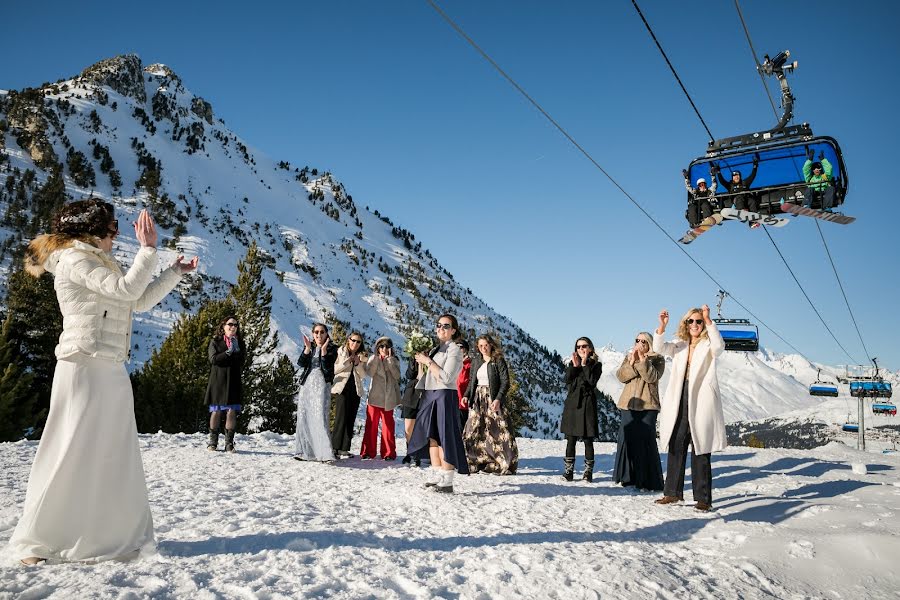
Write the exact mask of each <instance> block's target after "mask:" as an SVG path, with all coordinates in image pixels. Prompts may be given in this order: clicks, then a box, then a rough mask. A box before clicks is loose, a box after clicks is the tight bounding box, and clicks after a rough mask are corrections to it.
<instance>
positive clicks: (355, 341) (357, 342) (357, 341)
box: [350, 338, 362, 344]
mask: <svg viewBox="0 0 900 600" xmlns="http://www.w3.org/2000/svg"><path fill="white" fill-rule="evenodd" d="M350 341H351V342H353V343H354V344H362V340H356V339H353V338H350Z"/></svg>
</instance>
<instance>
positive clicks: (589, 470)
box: [559, 337, 603, 483]
mask: <svg viewBox="0 0 900 600" xmlns="http://www.w3.org/2000/svg"><path fill="white" fill-rule="evenodd" d="M602 372H603V366H602V365H601V364H600V357H599V356H597V353H596V352H595V351H594V342H592V341H591V340H590V338H586V337H580V338H578V339H577V340H576V341H575V351H574V352H573V353H572V362H570V363H569V365H568V366H567V367H566V388H567V389H568V391H569V393H568V395H567V396H566V402H565V404H564V405H563V414H562V422H561V423H560V428H559V429H560V431H561V432H562V433H563V435H565V436H566V458H565V461H564V462H565V471H563V478H564V479H565V480H566V481H572V477H573V476H574V473H575V444H576V443H577V442H578V439H579V438H581V439H582V440H584V474H583V475H582V476H581V478H582V479H583V480H585V481H587V482H588V483H590V482H591V481H593V477H594V438H595V437H597V382H598V381H600V374H601V373H602Z"/></svg>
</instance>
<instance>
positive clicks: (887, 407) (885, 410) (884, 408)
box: [872, 402, 897, 417]
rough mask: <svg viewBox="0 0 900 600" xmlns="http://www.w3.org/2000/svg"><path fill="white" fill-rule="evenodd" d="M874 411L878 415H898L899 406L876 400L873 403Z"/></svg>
mask: <svg viewBox="0 0 900 600" xmlns="http://www.w3.org/2000/svg"><path fill="white" fill-rule="evenodd" d="M872 413H873V414H876V415H889V416H891V417H896V416H897V407H896V405H894V404H890V403H888V402H876V403H874V404H872Z"/></svg>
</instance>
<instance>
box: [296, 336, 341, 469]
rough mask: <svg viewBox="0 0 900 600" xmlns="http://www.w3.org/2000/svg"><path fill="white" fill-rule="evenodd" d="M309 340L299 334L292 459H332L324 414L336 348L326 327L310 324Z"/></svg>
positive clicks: (326, 417)
mask: <svg viewBox="0 0 900 600" xmlns="http://www.w3.org/2000/svg"><path fill="white" fill-rule="evenodd" d="M312 337H313V339H312V340H310V339H309V338H308V337H307V336H306V334H303V352H302V353H301V354H300V358H298V359H297V364H298V365H300V368H301V369H302V371H300V393H299V394H297V432H296V434H295V435H294V458H295V459H297V460H318V461H323V462H328V461H331V460H334V453H333V450H332V448H331V438H330V437H329V435H328V413H329V410H328V409H329V407H330V406H331V404H330V402H331V384H332V382H333V381H334V363H335V361H336V360H337V347H336V346H335V345H334V344H332V343H331V340H330V339H329V337H328V327H326V326H325V325H324V324H323V323H314V324H313V328H312Z"/></svg>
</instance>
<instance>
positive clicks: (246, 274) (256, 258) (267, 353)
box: [228, 242, 278, 431]
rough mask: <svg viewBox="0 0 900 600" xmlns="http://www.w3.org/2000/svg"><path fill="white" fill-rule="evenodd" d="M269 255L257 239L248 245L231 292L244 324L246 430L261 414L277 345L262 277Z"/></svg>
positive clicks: (242, 421) (243, 425)
mask: <svg viewBox="0 0 900 600" xmlns="http://www.w3.org/2000/svg"><path fill="white" fill-rule="evenodd" d="M266 258H267V256H266V255H265V254H264V253H263V252H262V250H260V249H259V247H258V246H257V245H256V242H253V243H252V244H250V247H249V248H247V254H246V255H245V256H244V258H243V259H242V260H241V261H240V262H239V263H238V266H237V268H238V279H237V283H236V284H235V286H234V287H233V288H232V289H231V292H230V293H229V295H228V299H229V301H230V302H231V303H232V304H233V305H234V307H235V316H237V318H238V321H239V322H240V324H241V335H242V336H243V340H244V348H245V349H246V353H247V354H246V359H245V361H244V371H243V373H242V374H241V382H242V383H243V386H244V410H242V411H241V413H240V415H239V417H238V422H239V427H240V429H243V430H245V431H246V430H247V426H248V425H249V423H250V419H251V418H252V417H254V416H258V415H260V412H259V406H258V405H259V404H260V402H263V401H264V400H263V395H264V393H265V390H264V387H265V386H264V385H263V384H264V380H265V378H266V377H267V371H269V370H271V369H272V368H273V365H274V361H275V360H276V357H274V356H272V355H273V354H274V352H275V348H276V347H277V345H278V333H277V332H273V331H272V330H271V318H272V288H271V287H269V286H268V285H266V281H265V278H264V277H263V275H264V273H265V270H266V268H267V261H266Z"/></svg>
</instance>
